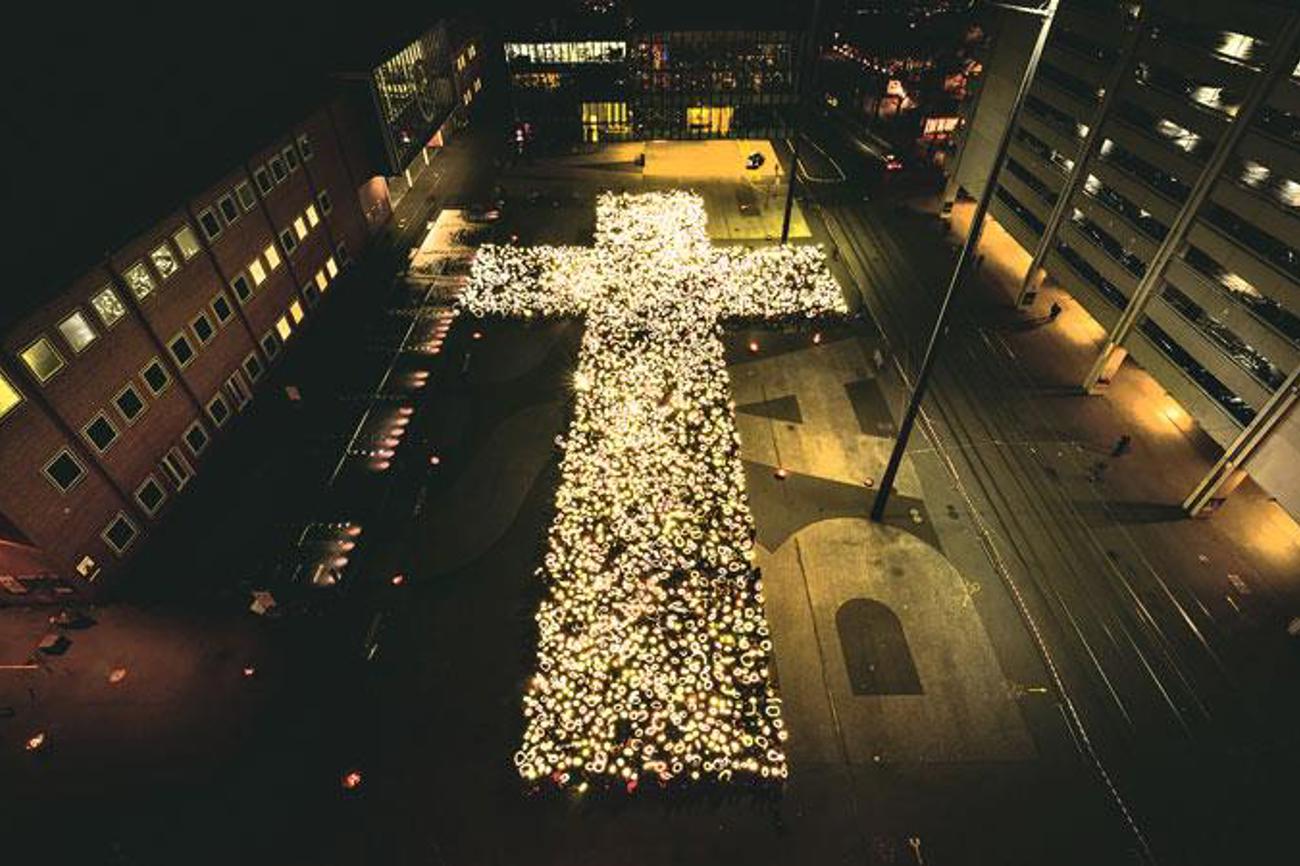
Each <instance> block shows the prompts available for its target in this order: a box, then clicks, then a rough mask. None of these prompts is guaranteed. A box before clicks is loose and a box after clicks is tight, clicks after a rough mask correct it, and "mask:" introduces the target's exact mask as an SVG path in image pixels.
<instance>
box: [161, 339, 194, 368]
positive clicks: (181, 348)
mask: <svg viewBox="0 0 1300 866" xmlns="http://www.w3.org/2000/svg"><path fill="white" fill-rule="evenodd" d="M167 349H168V350H169V351H170V352H171V353H172V357H173V358H175V359H176V364H177V365H178V366H180V367H182V368H183V367H187V366H189V363H190V362H191V361H193V360H194V347H193V346H192V345H190V338H189V337H187V336H185V335H184V334H177V335H176V336H175V337H172V341H171V342H170V343H168V344H167Z"/></svg>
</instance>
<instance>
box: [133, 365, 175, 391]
mask: <svg viewBox="0 0 1300 866" xmlns="http://www.w3.org/2000/svg"><path fill="white" fill-rule="evenodd" d="M140 378H141V379H144V383H145V384H146V385H148V386H149V393H151V394H153V395H154V396H155V397H157V396H158V395H159V394H161V393H162V392H163V391H166V390H167V386H168V385H169V384H171V376H169V375H167V368H166V367H164V366H163V365H162V361H160V360H158V359H157V358H154V359H153V360H152V361H150V362H149V365H148V366H147V367H145V368H144V369H143V370H141V371H140Z"/></svg>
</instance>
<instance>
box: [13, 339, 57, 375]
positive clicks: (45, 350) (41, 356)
mask: <svg viewBox="0 0 1300 866" xmlns="http://www.w3.org/2000/svg"><path fill="white" fill-rule="evenodd" d="M20 357H22V359H23V363H24V364H26V365H27V369H29V370H31V371H32V375H33V376H35V377H36V381H38V382H40V383H42V384H44V383H46V382H48V381H50V377H51V376H53V375H54V374H55V373H57V372H59V371H60V370H62V369H63V356H62V355H60V354H59V352H58V350H57V349H55V348H54V345H53V344H52V343H51V342H50V341H49V340H47V339H45V338H44V337H41V338H40V339H39V340H37V341H36V342H34V343H32V344H31V345H30V346H28V347H27V348H26V349H23V351H22V355H21V356H20Z"/></svg>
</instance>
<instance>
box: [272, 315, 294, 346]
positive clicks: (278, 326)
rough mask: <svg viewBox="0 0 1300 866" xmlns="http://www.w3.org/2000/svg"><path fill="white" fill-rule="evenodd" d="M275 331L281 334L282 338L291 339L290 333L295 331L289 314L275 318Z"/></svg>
mask: <svg viewBox="0 0 1300 866" xmlns="http://www.w3.org/2000/svg"><path fill="white" fill-rule="evenodd" d="M275 332H276V333H277V334H279V335H280V339H281V340H287V339H289V335H290V334H292V333H293V327H292V326H291V325H290V324H289V318H288V317H287V316H281V317H280V318H278V319H276V320H275Z"/></svg>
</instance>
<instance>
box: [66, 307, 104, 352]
mask: <svg viewBox="0 0 1300 866" xmlns="http://www.w3.org/2000/svg"><path fill="white" fill-rule="evenodd" d="M59 333H60V334H62V335H63V341H64V342H65V343H67V344H68V348H70V349H71V350H72V351H73V352H75V353H77V354H81V352H83V351H84V350H85V349H86V347H87V346H89V345H90V344H91V343H93V342H95V340H96V338H97V337H98V336H99V335H98V334H96V333H95V329H94V328H92V327H91V326H90V322H89V321H88V320H87V319H86V315H85V314H84V313H82V312H81V310H77V311H76V312H75V313H73V314H72V315H70V316H68V317H67V318H66V319H64V320H63V321H62V322H59Z"/></svg>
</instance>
